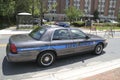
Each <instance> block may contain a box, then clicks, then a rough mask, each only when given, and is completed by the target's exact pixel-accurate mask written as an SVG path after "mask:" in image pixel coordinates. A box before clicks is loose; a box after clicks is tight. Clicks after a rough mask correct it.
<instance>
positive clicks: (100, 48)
mask: <svg viewBox="0 0 120 80" xmlns="http://www.w3.org/2000/svg"><path fill="white" fill-rule="evenodd" d="M102 52H103V45H102V44H98V45H96V47H95V49H94V54H96V55H100V54H101V53H102Z"/></svg>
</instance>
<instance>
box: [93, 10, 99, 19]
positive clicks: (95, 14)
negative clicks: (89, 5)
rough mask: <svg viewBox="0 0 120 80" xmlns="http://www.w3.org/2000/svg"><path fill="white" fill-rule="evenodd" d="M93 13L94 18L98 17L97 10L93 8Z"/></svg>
mask: <svg viewBox="0 0 120 80" xmlns="http://www.w3.org/2000/svg"><path fill="white" fill-rule="evenodd" d="M93 15H94V19H99V16H98V15H99V12H98V10H95V12H94V13H93Z"/></svg>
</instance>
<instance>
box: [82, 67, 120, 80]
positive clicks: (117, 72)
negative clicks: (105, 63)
mask: <svg viewBox="0 0 120 80" xmlns="http://www.w3.org/2000/svg"><path fill="white" fill-rule="evenodd" d="M81 80H120V68H116V69H113V70H110V71H107V72H104V73H100V74H97V75H94V76H91V77H87V78H84V79H81Z"/></svg>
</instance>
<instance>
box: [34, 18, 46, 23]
mask: <svg viewBox="0 0 120 80" xmlns="http://www.w3.org/2000/svg"><path fill="white" fill-rule="evenodd" d="M42 20H43V23H44V22H47V20H45V19H42ZM40 22H41V20H40V18H34V19H33V24H39V23H40Z"/></svg>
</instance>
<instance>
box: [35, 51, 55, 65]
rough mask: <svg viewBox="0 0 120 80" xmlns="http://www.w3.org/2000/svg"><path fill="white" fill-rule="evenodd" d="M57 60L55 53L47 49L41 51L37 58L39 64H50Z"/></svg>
mask: <svg viewBox="0 0 120 80" xmlns="http://www.w3.org/2000/svg"><path fill="white" fill-rule="evenodd" d="M54 60H55V54H54V53H53V52H51V51H46V52H43V53H41V54H40V55H39V56H38V58H37V63H38V65H39V66H44V67H47V66H50V65H52V64H53V62H54Z"/></svg>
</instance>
